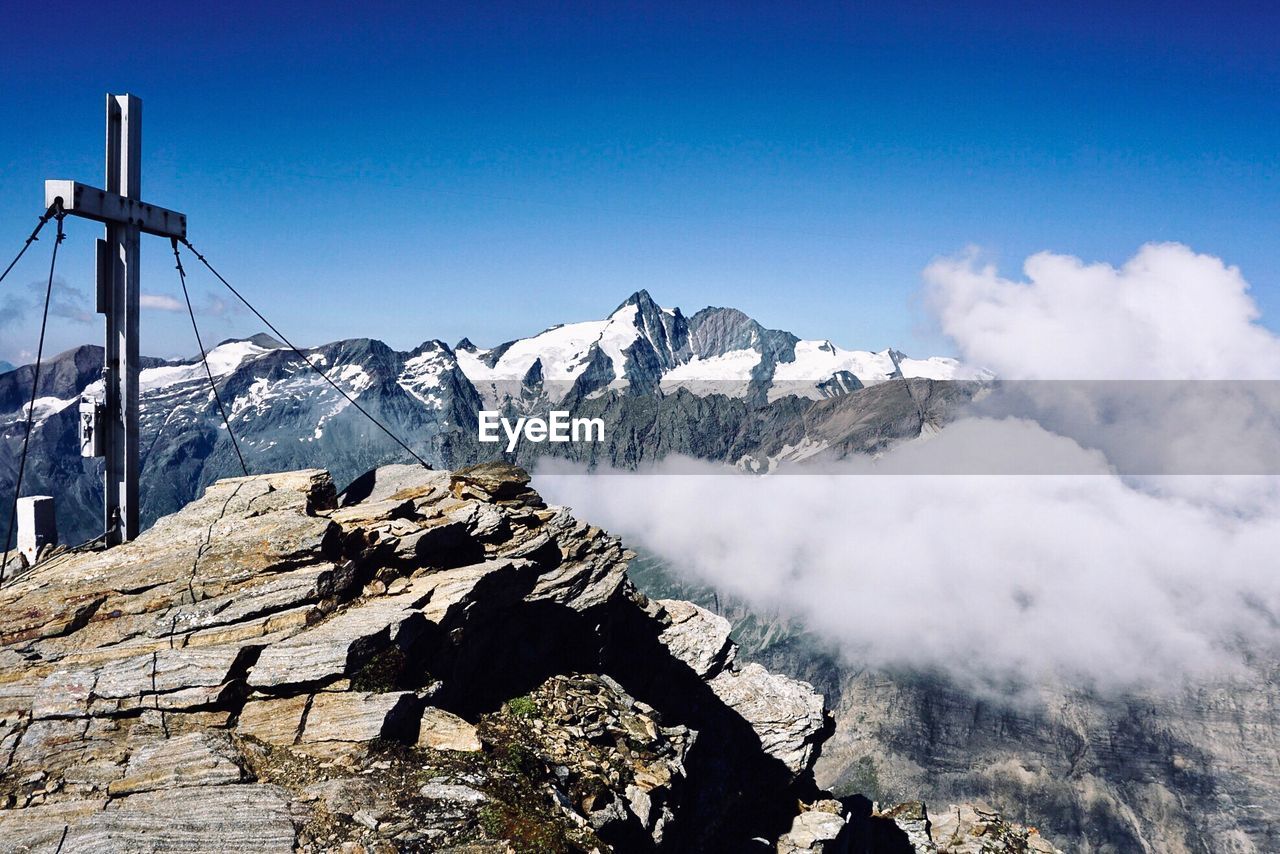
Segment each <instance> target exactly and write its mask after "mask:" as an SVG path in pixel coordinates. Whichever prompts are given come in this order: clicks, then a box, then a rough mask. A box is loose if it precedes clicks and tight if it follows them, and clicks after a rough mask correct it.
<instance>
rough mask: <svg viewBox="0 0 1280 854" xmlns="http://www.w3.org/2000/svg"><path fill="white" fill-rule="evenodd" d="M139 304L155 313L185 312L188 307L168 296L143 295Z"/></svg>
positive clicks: (140, 296) (139, 298) (139, 299)
mask: <svg viewBox="0 0 1280 854" xmlns="http://www.w3.org/2000/svg"><path fill="white" fill-rule="evenodd" d="M138 304H139V305H140V306H141V307H142V308H148V309H151V310H153V311H185V310H186V305H184V304H183V303H181V302H179V301H178V300H177V299H176V298H174V297H171V296H169V295H168V294H141V295H139V297H138Z"/></svg>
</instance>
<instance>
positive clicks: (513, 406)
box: [0, 291, 967, 542]
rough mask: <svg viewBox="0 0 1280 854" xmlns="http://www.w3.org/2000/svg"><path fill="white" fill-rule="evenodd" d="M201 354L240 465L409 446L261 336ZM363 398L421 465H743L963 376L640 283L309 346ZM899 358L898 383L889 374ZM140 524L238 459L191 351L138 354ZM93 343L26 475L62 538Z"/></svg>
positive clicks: (61, 395)
mask: <svg viewBox="0 0 1280 854" xmlns="http://www.w3.org/2000/svg"><path fill="white" fill-rule="evenodd" d="M207 355H208V361H209V368H210V370H211V371H212V373H213V375H214V377H215V379H216V382H217V385H218V390H219V393H220V394H221V396H222V399H223V401H224V402H225V403H226V405H227V407H228V411H229V414H230V420H231V426H232V429H233V430H234V432H235V434H236V437H237V438H238V439H239V441H240V445H241V449H242V451H243V452H244V455H245V459H246V461H247V463H248V465H249V467H250V470H251V471H254V472H264V471H281V470H287V469H296V468H303V467H308V466H320V467H324V468H327V469H329V470H330V471H332V472H333V474H334V476H335V477H336V478H337V479H338V480H339V481H345V480H350V479H352V478H354V477H356V476H357V475H359V474H361V473H362V472H364V471H367V470H368V469H370V468H373V467H374V466H375V465H378V464H381V463H386V462H393V461H404V460H407V459H409V457H408V455H407V454H406V453H405V452H404V451H403V449H401V448H399V447H398V446H397V445H396V444H395V443H394V442H392V440H390V439H389V438H388V437H387V436H385V435H384V434H383V433H381V432H380V431H379V430H378V429H377V428H376V427H374V426H373V425H371V424H370V423H369V422H368V421H367V420H366V419H365V418H364V417H363V416H362V415H361V414H360V413H359V412H358V411H356V410H355V408H354V407H352V406H351V405H350V403H349V402H348V401H347V400H345V399H344V398H343V397H342V396H341V395H340V394H338V393H337V391H335V390H334V389H333V388H332V387H330V386H329V385H328V384H327V383H325V381H324V380H323V379H322V378H320V377H319V376H317V375H316V374H315V373H314V372H313V371H311V370H310V369H308V368H307V367H306V365H304V364H303V362H302V360H300V359H299V358H298V357H297V355H296V354H294V353H293V352H292V351H291V350H289V349H287V348H285V347H283V346H282V345H281V344H280V342H279V341H276V340H275V339H274V338H271V337H270V336H266V335H255V336H253V337H252V338H248V339H242V340H230V341H224V342H222V343H221V344H219V345H218V346H216V347H214V348H213V349H212V350H210V352H209V353H208V354H207ZM306 355H307V357H308V358H309V359H311V360H312V361H313V362H314V363H315V364H317V365H319V366H321V367H323V368H324V369H325V370H326V371H327V372H328V373H329V375H330V376H331V377H332V378H333V380H334V381H335V382H336V383H337V384H338V385H339V386H341V387H342V389H343V390H344V391H345V392H346V393H347V394H349V395H351V396H352V397H354V398H356V399H357V400H358V401H359V402H360V405H361V406H362V407H364V408H365V409H366V410H368V411H369V412H371V413H372V414H374V415H375V416H376V417H377V418H378V419H379V420H381V421H382V422H384V423H385V424H386V425H387V426H388V427H389V429H391V430H392V431H393V432H394V433H395V434H396V435H397V436H400V437H402V438H403V439H404V440H405V441H406V442H407V443H408V444H409V445H410V446H411V447H412V448H413V449H414V451H415V452H416V453H418V454H419V455H421V456H422V457H423V458H424V459H426V460H428V461H429V462H430V463H431V464H432V465H438V466H441V467H456V466H459V465H465V464H468V463H472V462H476V461H478V460H482V459H493V458H497V457H505V458H507V459H508V460H510V461H513V462H518V463H522V464H526V465H527V464H530V463H532V462H533V461H534V460H536V458H537V457H539V456H542V455H544V454H557V455H560V456H567V457H570V458H573V459H577V460H581V461H584V462H587V463H590V464H608V465H613V466H622V467H631V466H635V465H637V464H639V463H641V462H644V461H647V460H653V459H657V458H660V457H663V456H665V455H667V454H670V453H682V454H688V455H692V456H697V457H701V458H704V459H710V460H716V461H722V462H725V463H729V464H732V465H737V466H745V467H749V468H751V469H754V470H760V469H761V468H768V467H770V466H773V465H775V464H776V463H778V462H779V461H784V460H795V459H800V458H806V457H812V456H815V455H819V454H824V453H826V454H831V455H834V456H843V455H845V454H847V453H856V452H874V451H877V450H879V449H882V448H883V447H885V446H887V445H888V444H890V443H892V442H895V441H898V440H902V439H909V438H913V437H915V436H917V435H919V434H920V432H921V430H922V429H923V426H924V424H925V423H926V422H929V421H941V420H943V419H945V417H946V412H947V411H948V410H949V408H950V403H951V402H952V400H953V399H954V398H957V397H962V396H964V395H965V394H966V393H967V392H966V391H965V389H964V387H963V384H959V385H958V384H955V383H951V382H947V381H948V380H951V379H953V378H955V377H957V376H958V374H959V372H960V365H959V363H958V362H956V361H955V360H954V359H948V358H941V357H934V358H929V359H912V358H909V357H907V356H905V355H904V354H901V353H898V352H896V351H893V352H891V351H889V350H884V351H881V352H878V353H877V352H869V351H862V350H845V349H842V348H840V347H838V346H836V345H835V344H833V343H832V342H831V341H806V340H802V339H800V338H797V337H796V336H795V335H792V334H790V333H788V332H783V331H779V330H775V329H767V328H765V327H764V326H762V325H761V324H760V323H758V322H756V321H755V320H753V319H751V318H750V317H748V316H747V315H745V314H743V313H742V312H740V311H737V310H736V309H732V308H706V309H703V310H701V311H699V312H697V313H696V314H694V315H693V316H692V317H686V316H685V315H684V314H683V313H682V312H681V311H680V310H679V309H678V308H677V309H671V308H663V307H661V306H659V305H658V304H657V303H655V302H654V301H653V299H652V298H651V297H650V296H649V294H648V293H647V292H645V291H640V292H638V293H635V294H633V295H632V296H631V297H629V298H628V299H627V300H626V301H625V302H623V303H622V305H620V306H619V307H618V308H617V309H616V310H615V311H613V312H612V313H611V314H610V315H609V316H608V317H606V318H605V319H603V320H596V321H587V322H580V323H570V324H565V325H560V326H555V327H552V328H551V329H548V330H546V331H544V332H541V333H539V334H537V335H534V336H532V337H529V338H522V339H519V340H516V341H510V342H507V343H505V344H501V345H499V346H497V347H491V348H481V347H477V346H476V345H475V344H473V343H471V342H470V341H469V340H466V339H463V340H462V341H460V342H458V343H457V344H456V345H455V346H453V347H450V346H449V345H448V344H446V343H444V342H443V341H438V340H432V341H427V342H426V343H424V344H422V345H421V346H419V347H417V348H416V349H414V350H413V351H411V352H408V353H402V352H398V351H396V350H393V349H391V348H390V347H388V346H387V345H385V344H383V343H382V342H381V341H377V340H372V339H351V340H346V341H337V342H334V343H331V344H326V345H324V346H321V347H316V348H313V349H310V350H308V351H306ZM895 360H896V362H897V365H898V366H900V368H901V374H905V376H906V377H907V378H908V379H909V384H910V387H909V388H908V383H903V382H889V380H891V379H894V378H897V377H899V376H900V374H899V372H898V371H899V369H898V368H897V367H895ZM143 368H144V369H143V371H142V373H141V377H140V383H141V387H142V436H143V437H142V462H143V485H142V494H143V499H142V501H143V506H142V508H141V511H142V515H143V519H144V524H149V523H150V521H152V520H154V519H155V518H157V517H158V516H159V515H162V514H165V513H169V512H172V511H174V510H176V509H177V508H179V507H181V506H183V505H184V504H185V503H187V502H188V501H190V500H191V499H193V498H195V497H196V496H198V495H199V494H200V492H201V491H202V490H203V488H204V486H206V485H207V484H209V483H211V482H212V481H213V480H215V479H217V478H219V477H225V476H228V475H232V474H239V466H238V463H237V462H236V458H235V454H234V450H233V448H232V447H231V443H230V441H229V438H228V436H227V431H226V429H225V428H224V427H223V425H222V419H221V416H220V415H219V413H218V410H217V407H216V405H215V403H214V400H213V396H212V395H211V394H210V392H209V388H208V379H207V377H206V376H205V373H204V367H203V366H202V365H201V364H200V361H199V359H189V360H184V361H165V360H160V359H146V360H144V365H143ZM101 370H102V351H101V348H99V347H96V346H84V347H79V348H76V349H74V350H70V351H68V352H66V353H63V354H61V355H59V356H57V357H56V358H54V359H52V360H50V361H49V363H48V364H46V365H45V367H44V369H43V371H42V373H41V377H40V387H39V389H38V390H37V397H36V402H35V408H36V412H35V415H36V427H35V429H34V432H33V435H32V453H31V456H30V459H29V461H28V474H27V478H28V479H27V481H26V484H25V486H24V490H23V491H24V493H26V494H33V493H41V492H47V493H49V494H52V495H54V496H55V497H56V499H57V507H58V516H59V526H60V531H61V533H62V536H63V539H64V540H65V541H75V542H78V541H80V540H83V539H87V538H88V537H90V536H93V535H94V534H97V533H99V532H100V529H101V522H100V520H99V518H98V517H99V516H100V510H99V509H98V508H99V507H100V502H101V462H100V461H97V460H84V459H82V458H81V457H80V456H79V452H78V447H79V446H78V441H77V437H76V429H77V403H78V401H79V399H80V397H81V395H84V394H89V395H93V396H101V394H102V380H101ZM31 376H32V371H31V367H30V366H24V367H21V368H17V369H15V370H12V371H9V372H7V373H4V374H2V375H0V494H9V490H11V489H12V484H13V482H14V478H15V475H16V469H17V456H18V452H19V449H20V447H21V439H22V435H23V422H24V420H25V415H26V406H27V404H28V401H29V398H30V394H31V386H30V383H31ZM552 408H555V409H563V410H568V411H570V412H572V413H573V414H574V415H575V416H583V417H599V418H601V419H602V420H603V421H604V422H605V424H606V433H605V441H604V442H600V443H596V444H559V445H553V444H531V443H523V442H522V443H521V444H520V445H519V447H517V448H516V449H515V451H514V452H513V453H511V454H505V453H504V451H503V446H502V445H494V444H486V443H481V442H479V441H478V438H477V413H478V411H479V410H481V409H491V410H501V411H502V412H503V413H504V414H508V415H511V416H513V417H514V416H517V415H521V414H544V415H545V413H546V412H547V411H548V410H550V409H552Z"/></svg>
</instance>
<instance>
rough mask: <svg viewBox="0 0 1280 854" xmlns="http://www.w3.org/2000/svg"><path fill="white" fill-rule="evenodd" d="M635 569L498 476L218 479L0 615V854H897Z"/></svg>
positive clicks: (59, 562)
mask: <svg viewBox="0 0 1280 854" xmlns="http://www.w3.org/2000/svg"><path fill="white" fill-rule="evenodd" d="M629 557H630V555H629V553H628V552H627V551H626V550H625V549H624V548H623V546H622V545H621V543H619V542H618V541H617V540H616V539H614V538H613V537H610V536H609V535H607V534H606V533H605V532H603V531H601V530H599V529H598V528H595V527H593V526H591V525H589V524H587V523H585V522H581V521H579V520H577V519H575V518H574V517H573V516H572V515H570V514H569V512H568V511H567V510H565V509H564V508H555V507H547V506H546V505H545V504H544V503H543V502H542V501H541V499H540V498H539V497H538V496H537V494H536V493H534V492H533V491H532V490H530V489H529V487H528V477H527V475H525V474H524V473H523V471H521V470H519V469H516V468H513V467H510V466H505V465H500V464H489V465H483V466H478V467H473V468H471V469H467V470H461V471H457V472H453V473H450V472H443V471H441V472H433V471H426V470H424V469H421V468H418V467H410V466H388V467H384V468H381V469H378V470H376V471H374V472H370V473H369V474H368V475H366V476H365V477H362V478H360V479H358V480H357V481H356V482H354V483H353V484H352V485H351V486H349V487H348V488H347V489H346V490H345V491H344V492H343V493H341V494H337V493H336V491H335V488H334V485H333V482H332V479H331V478H330V477H329V475H328V474H327V473H326V472H323V471H320V470H305V471H298V472H289V473H283V474H273V475H264V476H260V477H250V478H236V479H230V480H223V481H219V482H218V483H216V484H214V485H213V486H212V487H210V488H209V489H208V490H207V491H206V493H205V495H204V496H203V497H202V498H201V499H199V500H198V501H196V502H194V503H192V504H191V505H189V506H188V507H186V508H184V509H183V510H182V511H180V512H178V513H176V514H174V515H172V516H168V517H165V518H163V519H161V520H160V521H159V522H158V523H157V524H156V525H155V527H154V528H152V529H151V530H150V531H148V532H147V533H145V534H144V535H143V536H142V537H140V538H139V539H138V540H137V541H135V542H133V543H130V544H126V545H124V546H119V547H116V548H114V549H111V550H108V551H103V552H87V553H69V552H63V553H61V554H55V555H53V556H51V557H49V558H48V559H46V560H44V561H41V562H40V563H38V564H37V565H36V566H35V567H34V568H32V569H30V570H29V571H26V572H25V573H22V574H20V575H19V576H18V577H17V578H16V579H15V580H13V581H11V582H9V583H7V584H6V585H5V586H4V587H3V588H2V589H0V762H2V763H3V766H2V767H3V771H2V772H0V806H3V809H0V840H3V842H0V847H3V849H4V850H12V851H48V852H55V851H67V852H69V851H77V852H109V851H110V852H114V851H156V852H158V851H187V852H191V851H220V852H227V851H255V852H271V851H280V852H292V851H348V852H359V851H366V852H370V851H379V852H389V851H445V850H454V851H489V850H492V851H510V850H514V851H574V850H580V851H602V852H603V851H609V850H616V851H645V850H671V851H679V850H725V851H743V850H753V848H754V849H759V850H764V848H768V847H774V846H775V844H776V846H777V847H778V850H785V851H794V850H814V851H816V850H821V851H843V850H849V851H853V850H886V851H887V850H893V849H891V848H884V847H881V848H866V847H865V846H864V847H862V848H857V847H852V846H854V845H855V843H856V842H857V839H858V837H857V834H858V833H859V832H860V831H859V830H858V828H866V827H870V826H871V825H870V824H869V822H872V821H880V822H883V821H886V820H889V821H892V820H891V819H885V818H884V816H886V815H888V813H884V814H881V813H872V812H871V811H868V812H867V813H866V815H862V816H859V815H857V814H856V807H855V806H850V805H844V804H837V807H838V809H837V810H836V812H835V813H832V812H831V811H830V810H831V807H830V804H829V803H827V802H826V801H824V798H828V796H827V795H826V794H825V793H823V792H821V791H819V790H818V789H817V788H816V786H815V785H814V783H813V780H812V768H813V765H814V762H815V761H816V759H817V757H818V753H819V750H820V748H821V744H822V742H823V741H824V739H825V738H826V737H827V735H828V734H829V732H830V724H829V717H828V716H827V715H826V712H825V709H824V704H823V700H822V697H821V696H820V695H818V694H817V693H816V692H814V691H813V689H812V688H811V687H810V686H809V685H807V684H805V683H802V682H798V681H796V680H793V679H789V678H787V677H783V676H778V675H775V674H771V673H769V672H768V671H766V670H765V669H764V668H762V667H760V666H759V665H746V666H741V667H740V666H738V664H737V663H736V655H735V647H734V645H733V643H732V642H731V641H730V640H729V637H728V623H727V622H726V621H725V620H724V619H723V618H720V617H718V616H716V615H714V614H712V613H710V612H709V611H706V610H704V609H702V608H699V607H697V606H694V605H691V604H689V603H687V602H681V601H675V600H650V599H647V598H646V597H645V596H644V595H642V594H641V593H639V592H638V591H637V590H636V589H635V588H634V587H633V586H632V585H631V584H630V582H629V581H628V580H627V578H626V574H625V570H626V566H627V561H628V559H629ZM798 803H804V804H811V805H812V804H822V805H823V806H821V807H820V808H817V811H818V812H821V813H823V816H825V818H823V817H819V818H820V820H819V821H816V822H815V821H814V819H813V817H812V815H811V814H812V813H814V809H815V808H809V809H805V810H801V811H799V812H798V811H797V804H798ZM833 803H834V802H833ZM832 818H836V819H837V820H838V823H839V826H836V822H833V821H831V819H832ZM935 824H936V823H935ZM894 826H895V827H896V826H897V825H896V824H895V825H894ZM927 832H928V831H927V830H926V833H927ZM774 840H780V841H778V842H776V843H775V842H774ZM920 850H933V849H928V848H924V849H920ZM938 850H955V851H969V850H983V851H987V850H998V851H1023V850H1034V851H1039V850H1051V849H1033V848H1018V847H1005V848H998V849H987V848H983V849H970V848H939V849H938Z"/></svg>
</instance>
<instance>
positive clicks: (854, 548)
mask: <svg viewBox="0 0 1280 854" xmlns="http://www.w3.org/2000/svg"><path fill="white" fill-rule="evenodd" d="M994 429H1002V428H994ZM1012 429H1013V430H1014V431H1015V432H1021V431H1022V430H1023V429H1024V428H1023V427H1021V426H1018V427H1014V428H1012ZM1015 438H1016V439H1017V440H1018V441H1025V440H1026V439H1027V438H1028V437H1027V436H1025V435H1022V436H1017V437H1015ZM1045 439H1046V441H1049V442H1056V441H1058V439H1057V438H1056V437H1052V436H1049V435H1048V434H1046V435H1045ZM935 441H936V443H937V444H938V445H939V446H945V445H946V443H948V442H950V441H951V439H950V438H949V437H948V436H947V434H946V431H944V432H943V434H942V435H941V436H940V437H939V438H938V439H937V440H935ZM1081 453H1084V452H1081ZM690 467H694V470H695V471H699V470H700V472H701V473H690ZM859 471H860V469H859V466H858V465H851V466H850V467H849V469H848V470H847V471H846V472H844V473H835V472H832V471H830V470H828V471H827V472H825V473H823V474H815V475H808V476H806V475H799V474H796V475H771V476H767V477H757V476H750V475H742V474H728V473H725V470H724V469H723V468H718V467H716V466H713V465H712V464H709V463H692V462H690V461H688V460H682V461H671V462H668V463H664V464H662V465H660V466H659V467H658V468H657V469H656V470H655V471H654V472H653V473H650V474H648V475H645V474H632V475H623V474H618V475H613V476H611V475H591V476H588V475H582V474H573V475H567V476H565V475H563V469H561V470H560V471H559V472H557V471H556V470H555V469H554V468H552V469H550V470H548V469H542V470H540V471H539V473H538V475H537V477H536V485H537V487H538V488H539V490H540V491H542V492H543V494H544V495H546V496H547V497H548V498H549V499H550V500H553V501H555V502H562V503H566V504H569V505H570V506H573V507H576V508H578V509H579V510H580V511H581V512H582V514H583V515H584V516H585V517H586V518H589V519H591V520H592V521H593V522H596V523H597V524H601V525H603V526H604V527H606V528H608V529H609V530H611V531H613V532H614V533H617V534H619V535H621V536H623V537H624V539H626V540H628V541H630V542H632V543H635V544H637V545H639V546H642V547H644V548H645V549H647V550H650V551H652V552H655V553H657V554H658V555H660V556H661V557H663V558H664V559H666V560H667V561H668V562H669V564H670V565H671V566H672V567H674V568H676V569H677V570H679V571H681V572H683V573H685V574H688V575H689V576H691V577H692V578H694V579H696V580H698V581H701V582H705V583H710V584H712V585H714V586H716V587H717V588H718V589H720V590H722V591H726V592H728V593H731V594H733V595H735V596H737V597H739V598H741V599H743V600H744V601H746V602H748V603H750V604H751V605H753V606H754V607H755V608H757V609H758V610H760V611H761V612H763V613H781V614H784V615H787V616H793V617H799V618H801V619H802V620H803V621H804V622H805V623H806V625H807V626H809V627H810V628H811V629H813V630H815V631H817V632H818V633H820V634H821V635H822V636H824V637H826V638H828V639H830V640H832V641H834V642H836V643H837V644H839V645H840V647H841V648H842V650H843V651H844V652H845V653H846V654H847V655H848V656H849V657H850V658H851V659H852V660H854V661H857V662H861V663H867V664H871V665H873V666H907V667H923V668H935V667H936V668H941V669H944V670H947V671H949V672H951V673H952V674H953V675H955V676H957V677H959V678H961V679H964V680H966V681H970V682H971V683H973V684H975V685H988V686H991V685H1003V684H1005V683H1006V682H1007V681H1010V680H1012V681H1014V682H1017V683H1021V684H1041V683H1043V682H1045V681H1048V680H1053V679H1067V680H1070V681H1072V682H1076V683H1085V684H1090V685H1093V686H1096V687H1099V688H1104V689H1105V688H1131V687H1137V686H1149V687H1159V686H1162V685H1165V686H1167V685H1178V684H1181V683H1182V681H1183V680H1184V679H1188V678H1191V679H1203V678H1210V677H1220V676H1224V675H1229V674H1232V673H1235V672H1238V671H1239V670H1240V669H1241V656H1240V654H1239V649H1240V647H1241V646H1247V647H1248V648H1250V649H1254V650H1257V649H1268V650H1275V649H1278V648H1280V630H1277V627H1276V622H1275V615H1276V614H1277V613H1280V578H1277V576H1276V574H1275V573H1274V572H1273V570H1272V562H1273V558H1272V554H1273V552H1274V544H1275V543H1276V542H1280V521H1278V520H1277V517H1276V515H1275V514H1269V515H1268V516H1266V517H1265V518H1261V519H1256V520H1254V521H1252V522H1243V521H1241V520H1238V519H1233V518H1231V517H1230V516H1229V515H1226V514H1221V513H1218V512H1215V511H1213V510H1209V509H1205V508H1202V507H1198V506H1195V505H1192V504H1189V503H1187V502H1183V501H1178V500H1171V499H1164V498H1159V497H1155V496H1152V495H1149V494H1146V493H1144V492H1141V491H1139V490H1136V489H1132V488H1130V487H1128V486H1126V485H1125V484H1123V483H1122V482H1121V481H1120V480H1119V479H1118V478H1115V477H1110V476H1092V475H1044V476H1035V477H1028V476H1016V475H1014V476H1005V475H988V476H966V475H955V476H917V475H880V476H852V475H854V474H855V473H859ZM1273 508H1274V505H1273Z"/></svg>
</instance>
